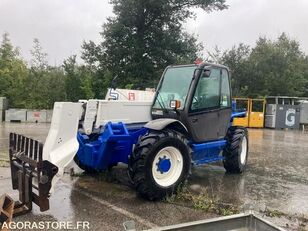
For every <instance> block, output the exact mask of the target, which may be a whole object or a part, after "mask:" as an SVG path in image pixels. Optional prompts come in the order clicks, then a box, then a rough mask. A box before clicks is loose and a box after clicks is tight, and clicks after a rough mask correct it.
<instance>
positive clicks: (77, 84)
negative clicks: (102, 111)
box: [63, 55, 94, 101]
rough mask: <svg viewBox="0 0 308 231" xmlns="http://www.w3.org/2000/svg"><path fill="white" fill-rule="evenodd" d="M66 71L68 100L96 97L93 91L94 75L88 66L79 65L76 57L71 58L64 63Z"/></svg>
mask: <svg viewBox="0 0 308 231" xmlns="http://www.w3.org/2000/svg"><path fill="white" fill-rule="evenodd" d="M63 68H64V71H65V75H66V79H65V90H66V99H67V100H69V101H78V100H79V99H89V98H93V97H94V93H93V90H92V75H91V74H92V73H91V71H90V70H88V69H87V67H86V66H84V65H82V66H79V65H77V62H76V55H73V56H70V57H69V58H68V59H66V60H65V61H64V62H63Z"/></svg>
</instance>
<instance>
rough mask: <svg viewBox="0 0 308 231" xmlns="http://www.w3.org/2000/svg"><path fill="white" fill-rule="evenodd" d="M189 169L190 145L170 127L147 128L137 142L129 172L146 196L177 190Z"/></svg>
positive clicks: (158, 197)
mask: <svg viewBox="0 0 308 231" xmlns="http://www.w3.org/2000/svg"><path fill="white" fill-rule="evenodd" d="M189 173H190V148H189V147H188V146H187V142H186V139H185V137H184V136H183V135H182V134H180V133H178V132H175V131H173V130H163V131H150V132H148V133H147V134H146V135H144V136H143V137H141V139H140V142H139V143H138V144H137V145H136V147H135V149H134V152H133V153H132V155H131V157H130V161H129V175H130V178H131V179H132V181H133V183H134V186H135V188H136V190H137V192H138V193H139V194H140V195H141V196H142V197H144V198H146V199H149V200H157V199H162V198H164V197H165V196H167V195H170V194H172V193H176V191H177V188H178V187H179V186H181V184H182V183H184V182H185V180H186V179H187V177H188V175H189Z"/></svg>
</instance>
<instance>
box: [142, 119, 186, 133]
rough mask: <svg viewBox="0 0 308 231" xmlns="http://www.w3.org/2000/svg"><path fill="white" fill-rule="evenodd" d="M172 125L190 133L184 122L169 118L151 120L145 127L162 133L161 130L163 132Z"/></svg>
mask: <svg viewBox="0 0 308 231" xmlns="http://www.w3.org/2000/svg"><path fill="white" fill-rule="evenodd" d="M171 124H175V125H178V126H180V127H181V128H183V129H184V130H185V131H186V132H188V130H187V128H186V127H185V125H184V124H183V123H182V122H180V121H179V120H176V119H169V118H165V119H156V120H151V121H149V122H148V123H146V124H145V125H144V127H145V128H148V129H152V130H156V131H160V130H163V129H164V128H166V127H167V126H168V125H171Z"/></svg>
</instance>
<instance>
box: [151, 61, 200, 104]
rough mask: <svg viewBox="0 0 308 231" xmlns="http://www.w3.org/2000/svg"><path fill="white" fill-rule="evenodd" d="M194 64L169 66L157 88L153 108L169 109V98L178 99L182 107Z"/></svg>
mask: <svg viewBox="0 0 308 231" xmlns="http://www.w3.org/2000/svg"><path fill="white" fill-rule="evenodd" d="M195 69H196V66H182V67H170V68H168V69H167V70H166V72H165V75H164V77H163V80H162V81H163V82H162V84H161V86H160V88H159V89H158V93H157V96H156V99H155V103H154V106H153V108H155V109H171V108H170V101H171V100H180V101H181V107H180V108H179V109H183V107H184V104H185V100H186V96H187V93H188V90H189V86H190V83H191V80H192V77H193V74H194V71H195Z"/></svg>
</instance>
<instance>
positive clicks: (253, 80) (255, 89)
mask: <svg viewBox="0 0 308 231" xmlns="http://www.w3.org/2000/svg"><path fill="white" fill-rule="evenodd" d="M219 58H220V60H221V63H223V64H225V65H226V66H228V67H229V68H230V70H231V74H232V87H233V94H234V95H235V96H247V97H264V96H268V95H288V96H306V97H307V95H308V90H307V87H308V71H307V70H308V62H307V61H308V58H307V56H306V55H305V54H304V53H303V52H302V51H301V49H300V44H299V43H298V42H297V41H295V40H292V39H290V38H288V36H287V35H286V34H285V33H282V34H281V35H280V36H279V37H278V39H277V40H275V41H272V40H269V39H267V38H263V37H260V38H259V39H258V40H257V42H256V46H255V47H254V48H250V47H249V46H247V45H244V44H239V45H238V46H236V47H233V48H232V49H231V50H228V51H225V52H224V53H223V54H222V55H221V56H220V57H219Z"/></svg>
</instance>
